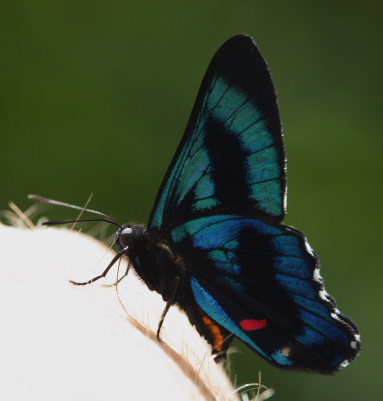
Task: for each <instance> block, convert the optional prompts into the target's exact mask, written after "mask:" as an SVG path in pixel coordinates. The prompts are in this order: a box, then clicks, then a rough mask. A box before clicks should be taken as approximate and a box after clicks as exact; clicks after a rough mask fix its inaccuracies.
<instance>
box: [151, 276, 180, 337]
mask: <svg viewBox="0 0 383 401" xmlns="http://www.w3.org/2000/svg"><path fill="white" fill-rule="evenodd" d="M179 284H180V276H176V278H175V279H174V282H173V285H174V287H173V292H172V294H171V297H170V299H169V300H168V302H167V304H166V306H165V309H164V311H163V312H162V315H161V319H160V322H159V323H158V329H157V340H158V341H161V338H160V331H161V327H162V324H163V323H164V320H165V316H166V314H167V313H168V311H169V309H170V307H171V306H172V305H173V304H174V301H175V299H176V296H177V292H178V288H179Z"/></svg>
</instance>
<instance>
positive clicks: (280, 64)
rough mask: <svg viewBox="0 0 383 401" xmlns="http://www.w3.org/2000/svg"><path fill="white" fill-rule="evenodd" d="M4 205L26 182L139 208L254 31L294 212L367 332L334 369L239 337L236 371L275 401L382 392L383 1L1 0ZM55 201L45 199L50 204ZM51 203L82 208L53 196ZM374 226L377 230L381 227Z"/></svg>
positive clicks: (120, 213) (71, 197) (138, 217)
mask: <svg viewBox="0 0 383 401" xmlns="http://www.w3.org/2000/svg"><path fill="white" fill-rule="evenodd" d="M0 7H1V8H0V10H1V11H0V30H1V32H0V41H1V63H0V73H1V90H0V102H1V107H0V114H1V115H0V129H1V133H0V141H1V142H0V143H1V145H0V172H1V193H0V209H5V208H7V202H8V201H9V200H12V201H14V202H15V203H16V204H17V205H18V206H19V207H21V208H22V209H25V208H27V207H28V206H29V205H30V204H31V202H30V201H28V200H27V199H26V195H27V194H28V193H40V194H43V195H46V196H49V197H53V198H55V199H60V200H63V201H68V202H73V203H76V204H83V203H84V202H85V200H86V199H87V197H88V195H89V194H90V193H91V192H94V193H95V196H94V199H93V201H92V203H91V207H93V208H96V209H99V210H102V211H104V212H106V213H110V214H112V215H114V216H115V217H116V219H117V220H118V221H120V222H145V221H146V220H147V218H148V214H149V212H150V209H151V206H152V203H153V200H154V196H155V194H156V191H157V189H158V186H159V184H160V182H161V180H162V177H163V175H164V173H165V170H166V168H167V166H168V163H169V161H170V159H171V157H172V155H173V153H174V151H175V148H176V146H177V144H178V142H179V140H180V137H181V135H182V133H183V130H184V127H185V125H186V122H187V119H188V117H189V112H190V111H191V108H192V105H193V101H194V98H195V96H196V93H197V90H198V87H199V84H200V81H201V79H202V76H203V74H204V72H205V69H206V67H207V65H208V63H209V61H210V59H211V57H212V56H213V54H214V52H215V51H216V50H217V48H218V47H219V46H220V45H221V44H222V43H223V42H224V41H225V40H227V39H228V38H229V37H231V36H232V35H234V34H237V33H248V34H250V35H252V36H253V37H254V38H255V39H256V41H257V43H258V44H259V46H260V47H261V49H262V52H263V54H264V56H265V57H266V59H267V60H268V63H269V65H270V68H271V70H272V73H273V77H274V81H275V85H276V87H277V91H278V94H279V102H280V108H281V114H282V118H283V122H284V129H285V138H286V146H287V155H288V158H289V164H288V174H289V209H288V216H287V219H286V222H287V223H289V224H293V225H294V226H297V227H299V228H300V229H301V230H303V231H304V232H305V233H306V234H307V235H308V237H309V239H310V243H311V244H312V245H313V247H314V248H315V250H316V251H317V252H318V253H319V254H320V256H321V260H322V274H323V275H324V277H325V279H326V282H327V290H328V291H329V292H330V293H331V294H335V295H336V299H337V301H338V304H339V306H340V307H341V309H342V311H344V312H345V313H346V314H349V315H350V316H352V318H353V319H354V320H355V321H356V322H357V323H358V325H359V326H360V329H361V332H362V348H363V349H362V353H361V355H360V357H359V358H358V359H357V360H356V361H355V363H354V364H352V365H351V366H350V367H349V368H348V369H345V370H344V371H342V372H340V373H338V374H337V375H335V376H331V377H323V376H317V375H308V374H303V373H302V374H294V373H289V372H284V371H280V370H277V369H276V368H273V367H270V366H268V365H267V364H266V363H264V362H263V361H261V360H260V358H258V357H257V356H256V355H255V354H253V353H251V352H249V351H248V350H246V349H245V347H242V346H240V345H238V344H237V345H238V347H239V350H240V351H241V352H240V353H238V354H236V355H234V356H233V358H232V369H233V370H234V372H235V374H236V375H237V376H236V381H237V383H238V384H242V383H246V382H255V381H257V380H258V371H262V380H263V382H264V383H265V384H266V385H268V386H271V387H273V388H275V389H276V391H277V393H276V395H275V396H274V397H273V398H272V399H275V400H276V401H278V400H284V401H288V400H294V401H300V400H302V401H303V400H304V401H307V400H310V401H316V400H321V401H323V400H337V399H347V400H348V401H353V400H361V399H362V398H363V399H369V400H374V399H376V398H377V397H378V394H379V393H380V383H379V380H378V377H379V376H378V371H379V369H380V368H379V366H380V364H379V360H380V359H382V358H383V352H382V349H383V347H382V341H383V324H382V318H381V315H380V313H381V312H379V310H380V307H381V305H382V302H381V286H382V278H383V275H382V263H381V257H380V252H379V251H378V249H379V247H380V249H381V248H382V247H381V245H380V243H381V236H380V226H381V205H382V200H383V199H382V198H383V196H382V185H381V181H382V180H381V170H382V166H381V164H382V163H381V160H380V159H381V148H382V134H381V121H380V119H381V117H382V109H381V108H382V98H381V94H382V79H381V77H382V70H383V65H382V64H383V63H382V45H381V43H382V33H383V26H382V22H381V20H382V15H383V6H382V3H381V2H379V1H373V0H365V1H363V2H362V1H328V0H322V1H321V2H307V1H303V0H302V1H301V0H299V1H298V0H290V1H270V0H268V1H256V0H252V1H246V0H236V1H229V0H214V1H197V2H184V3H183V2H180V1H162V2H158V1H142V2H131V1H127V0H125V1H117V0H110V1H108V2H105V1H99V0H92V1H84V0H80V1H79V0H77V1H73V0H65V1H64V0H61V1H59V0H57V1H42V0H36V1H29V0H25V1H20V0H14V1H12V2H2V4H1V6H0ZM46 214H47V213H46ZM49 216H50V217H52V218H70V217H73V216H74V214H73V213H72V212H70V211H68V210H62V209H60V208H50V209H49ZM378 227H379V231H378Z"/></svg>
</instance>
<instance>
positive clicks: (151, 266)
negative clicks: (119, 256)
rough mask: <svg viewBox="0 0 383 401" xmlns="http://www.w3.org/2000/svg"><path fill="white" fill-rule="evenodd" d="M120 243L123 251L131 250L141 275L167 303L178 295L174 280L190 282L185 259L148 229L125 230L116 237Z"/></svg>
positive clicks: (133, 260)
mask: <svg viewBox="0 0 383 401" xmlns="http://www.w3.org/2000/svg"><path fill="white" fill-rule="evenodd" d="M116 241H117V243H118V245H119V246H120V247H121V248H125V247H128V251H127V255H128V257H129V260H130V262H131V263H132V265H133V267H134V269H135V270H136V272H137V274H138V275H139V276H140V277H141V278H142V280H143V281H144V282H145V283H146V284H147V285H148V287H149V288H150V289H151V290H152V291H156V292H158V293H159V294H161V295H162V297H163V299H164V300H165V301H168V300H169V299H170V297H171V296H172V294H173V292H174V291H173V289H174V279H175V278H176V277H178V279H181V281H182V280H183V279H186V271H185V270H184V268H183V261H182V259H181V258H180V257H179V256H178V255H176V254H175V253H174V251H173V250H172V249H171V248H170V247H169V245H168V244H167V243H166V242H165V241H164V240H163V239H161V238H160V237H159V236H158V234H156V233H153V232H151V231H148V230H146V229H145V227H144V226H142V225H125V226H123V227H122V228H121V229H120V230H119V231H118V232H117V234H116Z"/></svg>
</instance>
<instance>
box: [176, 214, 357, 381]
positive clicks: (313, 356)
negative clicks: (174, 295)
mask: <svg viewBox="0 0 383 401" xmlns="http://www.w3.org/2000/svg"><path fill="white" fill-rule="evenodd" d="M170 240H171V241H172V243H173V244H174V246H175V247H176V248H175V249H177V250H178V252H179V253H180V255H181V257H182V259H183V260H184V261H186V263H187V266H190V272H191V278H190V285H191V289H192V293H193V295H194V298H195V300H196V302H197V304H198V305H199V307H200V308H201V309H202V310H203V311H204V312H205V313H206V314H207V315H208V316H209V317H210V318H211V319H212V320H214V321H215V322H216V323H218V324H219V325H220V326H222V327H223V328H224V329H225V330H228V331H229V332H231V333H233V334H234V335H235V336H236V337H238V338H239V339H240V340H242V341H243V342H245V343H246V344H247V345H249V346H250V347H251V348H253V349H254V350H256V351H257V352H258V353H259V354H260V355H261V356H263V357H264V358H265V359H267V360H268V361H269V362H271V363H274V364H276V365H278V366H279V367H283V368H291V369H302V370H309V371H316V372H320V373H333V372H334V371H336V370H338V369H340V368H341V367H344V366H346V365H347V364H348V363H349V362H350V361H351V360H353V359H354V358H355V356H356V355H357V353H358V351H359V347H360V343H359V334H358V331H357V328H356V326H355V325H354V324H353V323H352V321H351V320H350V319H349V318H347V317H346V316H344V315H343V314H341V313H340V312H339V310H338V309H337V308H336V305H335V301H334V299H333V298H332V297H331V296H330V295H329V294H328V293H327V292H326V291H325V289H324V286H323V280H322V278H321V276H320V274H319V261H318V258H317V256H316V255H315V254H314V252H313V251H312V249H311V248H310V246H309V245H308V243H307V241H306V239H305V237H304V235H303V234H302V233H300V232H299V231H297V230H295V229H293V228H291V227H287V226H283V225H271V224H268V223H266V222H264V221H261V220H258V219H253V218H247V217H243V216H236V215H216V216H209V217H202V218H199V219H195V220H191V221H189V222H187V223H184V224H182V225H181V226H179V227H177V228H175V229H173V230H172V231H171V236H170ZM185 309H186V310H187V308H185Z"/></svg>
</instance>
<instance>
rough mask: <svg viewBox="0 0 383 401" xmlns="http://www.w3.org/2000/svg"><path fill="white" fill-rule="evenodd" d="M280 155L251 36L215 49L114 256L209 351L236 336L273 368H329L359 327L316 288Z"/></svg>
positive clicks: (268, 86)
mask: <svg viewBox="0 0 383 401" xmlns="http://www.w3.org/2000/svg"><path fill="white" fill-rule="evenodd" d="M285 208H286V159H285V149H284V144H283V137H282V128H281V121H280V117H279V111H278V105H277V98H276V94H275V89H274V85H273V81H272V78H271V75H270V72H269V70H268V67H267V64H266V62H265V60H264V59H263V57H262V55H261V53H260V51H259V49H258V47H257V45H256V44H255V42H254V41H253V39H252V38H251V37H249V36H246V35H237V36H235V37H233V38H232V39H230V40H229V41H227V42H226V43H225V44H224V45H223V46H222V47H221V48H220V49H219V50H218V52H217V53H216V54H215V56H214V58H213V59H212V61H211V63H210V65H209V67H208V70H207V72H206V75H205V77H204V79H203V82H202V85H201V88H200V90H199V94H198V97H197V100H196V103H195V105H194V108H193V111H192V114H191V117H190V120H189V122H188V124H187V127H186V130H185V133H184V135H183V137H182V140H181V143H180V145H179V146H178V149H177V151H176V154H175V156H174V158H173V160H172V162H171V164H170V167H169V169H168V171H167V173H166V175H165V178H164V180H163V182H162V185H161V187H160V189H159V192H158V195H157V198H156V201H155V204H154V207H153V210H152V212H151V215H150V218H149V223H148V226H147V227H146V228H145V227H144V226H142V225H128V224H127V225H124V226H121V227H120V228H119V230H118V231H117V234H116V242H117V244H118V246H119V248H120V250H119V253H118V254H117V255H116V257H115V258H114V259H113V260H112V262H111V264H110V265H109V266H108V268H107V269H106V270H105V272H104V273H103V274H102V275H100V276H97V277H95V278H94V279H92V280H89V281H88V282H85V283H75V284H82V285H83V284H89V283H91V282H94V281H95V280H97V279H99V278H101V277H104V276H105V274H106V273H107V271H108V270H109V268H110V267H111V266H112V265H113V263H115V262H116V261H117V260H118V259H119V258H120V257H121V256H124V255H126V256H127V257H128V258H129V260H130V263H131V264H132V266H133V268H134V269H135V271H136V272H137V274H138V275H139V276H140V277H141V278H142V279H143V281H144V282H145V283H146V285H147V286H148V287H149V288H150V289H151V290H153V291H156V292H158V293H159V294H161V295H162V298H163V299H164V301H165V302H166V307H165V310H164V312H163V314H162V316H161V318H160V323H159V326H158V332H157V334H158V337H160V330H161V326H162V324H163V322H164V318H165V316H166V313H167V312H168V310H169V308H170V307H171V306H172V305H178V306H179V307H180V308H181V309H182V310H183V311H184V312H185V313H186V314H187V316H188V318H189V320H190V322H191V323H192V324H193V325H194V326H195V327H196V329H197V330H198V332H199V333H200V334H201V335H202V336H203V337H204V338H205V339H206V340H207V341H208V342H209V343H210V344H211V346H212V353H213V354H214V355H216V356H218V357H222V356H225V354H226V351H227V349H228V347H229V345H230V343H231V341H232V339H233V338H234V337H236V338H238V339H239V340H241V341H242V342H244V343H245V344H247V345H248V346H249V347H250V348H251V349H252V350H254V351H256V352H257V353H258V354H259V355H260V356H261V357H263V358H264V359H266V360H267V361H268V362H270V363H271V364H273V365H276V366H278V367H280V368H286V369H299V370H306V371H314V372H318V373H324V374H330V373H334V372H336V371H337V370H339V369H341V368H342V367H345V366H347V365H348V364H349V363H350V362H351V361H352V360H353V359H354V358H355V356H356V355H357V354H358V353H359V350H360V336H359V333H358V329H357V327H356V326H355V324H354V323H353V322H352V321H351V319H349V318H348V317H346V316H345V315H343V314H342V313H341V312H340V311H339V310H338V309H337V308H336V304H335V301H334V299H333V298H332V297H331V296H330V295H329V294H328V293H327V292H326V290H325V289H324V284H323V279H322V277H321V276H320V271H319V260H318V257H317V255H316V254H315V253H314V251H313V250H312V249H311V247H310V245H309V244H308V242H307V240H306V238H305V236H304V234H303V233H301V232H300V231H298V230H297V229H295V228H292V227H289V226H287V225H284V224H283V223H282V221H283V218H284V216H285Z"/></svg>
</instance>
